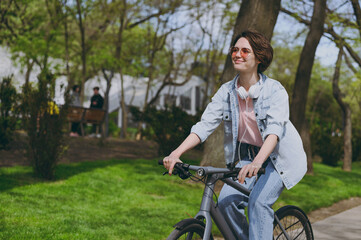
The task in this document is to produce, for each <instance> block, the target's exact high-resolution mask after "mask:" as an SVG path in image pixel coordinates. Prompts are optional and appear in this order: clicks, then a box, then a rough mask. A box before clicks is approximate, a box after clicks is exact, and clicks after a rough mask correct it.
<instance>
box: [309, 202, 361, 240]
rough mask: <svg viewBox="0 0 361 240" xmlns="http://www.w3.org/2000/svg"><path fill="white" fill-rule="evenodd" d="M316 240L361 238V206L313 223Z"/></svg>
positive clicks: (358, 239)
mask: <svg viewBox="0 0 361 240" xmlns="http://www.w3.org/2000/svg"><path fill="white" fill-rule="evenodd" d="M312 229H313V234H314V237H315V240H341V239H342V240H361V206H358V207H355V208H351V209H349V210H346V211H344V212H341V213H339V214H336V215H334V216H331V217H328V218H326V219H324V220H321V221H318V222H315V223H313V224H312Z"/></svg>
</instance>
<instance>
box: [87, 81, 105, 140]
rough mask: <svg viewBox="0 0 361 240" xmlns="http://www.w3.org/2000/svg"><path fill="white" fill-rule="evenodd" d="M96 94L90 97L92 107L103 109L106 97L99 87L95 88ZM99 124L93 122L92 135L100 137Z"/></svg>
mask: <svg viewBox="0 0 361 240" xmlns="http://www.w3.org/2000/svg"><path fill="white" fill-rule="evenodd" d="M93 91H94V95H93V96H92V97H91V99H90V108H98V109H102V108H103V104H104V98H103V97H102V96H101V95H100V93H99V87H94V88H93ZM96 128H97V124H93V127H92V134H90V136H91V137H94V136H96V137H100V133H96ZM99 132H101V126H100V125H99Z"/></svg>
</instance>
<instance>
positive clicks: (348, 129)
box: [332, 45, 352, 171]
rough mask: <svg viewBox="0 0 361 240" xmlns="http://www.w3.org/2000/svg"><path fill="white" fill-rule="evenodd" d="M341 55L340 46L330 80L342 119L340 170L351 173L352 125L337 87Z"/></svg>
mask: <svg viewBox="0 0 361 240" xmlns="http://www.w3.org/2000/svg"><path fill="white" fill-rule="evenodd" d="M342 55H343V46H342V45H341V46H340V52H339V53H338V57H337V61H336V67H335V73H334V75H333V79H332V91H333V96H334V97H335V99H336V101H337V103H338V105H339V106H340V108H341V110H342V118H343V123H344V126H343V132H344V158H343V166H342V169H343V170H344V171H351V163H352V141H351V140H352V124H351V108H350V106H349V104H347V103H345V102H344V101H343V99H342V98H343V97H342V92H341V90H340V88H339V86H338V83H339V80H340V68H341V62H342Z"/></svg>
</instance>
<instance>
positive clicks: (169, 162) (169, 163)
mask: <svg viewBox="0 0 361 240" xmlns="http://www.w3.org/2000/svg"><path fill="white" fill-rule="evenodd" d="M177 162H180V163H181V162H182V161H181V160H180V159H179V158H178V157H175V156H172V154H171V155H169V156H168V157H165V158H163V165H164V167H165V168H166V169H167V170H168V171H169V175H172V172H173V168H174V165H175V164H176V163H177Z"/></svg>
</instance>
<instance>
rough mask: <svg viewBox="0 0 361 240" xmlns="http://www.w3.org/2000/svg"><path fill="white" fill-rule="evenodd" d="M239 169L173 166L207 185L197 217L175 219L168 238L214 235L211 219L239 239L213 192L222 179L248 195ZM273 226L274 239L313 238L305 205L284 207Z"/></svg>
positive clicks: (175, 171) (180, 173)
mask: <svg viewBox="0 0 361 240" xmlns="http://www.w3.org/2000/svg"><path fill="white" fill-rule="evenodd" d="M158 163H159V164H160V165H163V160H159V162H158ZM190 171H195V172H196V173H197V175H198V177H196V176H195V175H193V174H192V173H191V172H190ZM239 171H240V168H235V169H233V170H230V169H228V168H214V167H205V166H196V165H189V164H186V163H176V164H175V166H174V169H173V175H178V176H179V177H180V178H181V179H183V180H184V179H187V178H190V179H191V180H193V181H201V182H203V183H204V184H205V188H204V192H203V197H202V201H201V206H200V210H199V212H198V213H197V214H196V216H195V217H194V218H188V219H184V220H181V221H180V222H178V223H176V224H175V225H174V226H173V227H174V228H175V229H174V230H173V231H172V232H171V234H170V235H169V236H168V238H167V239H168V240H174V239H181V238H182V239H188V240H190V239H204V240H206V239H213V236H212V233H211V229H212V220H213V221H214V223H215V224H216V226H217V227H218V229H219V230H220V232H221V234H222V236H223V237H224V238H225V239H227V240H233V239H237V237H236V236H235V233H233V231H232V230H231V228H230V226H229V225H228V224H227V222H226V220H225V219H224V217H223V215H222V213H221V212H220V210H219V208H218V207H217V204H216V203H215V201H214V200H213V195H215V192H214V187H215V184H216V182H218V181H223V182H224V183H226V184H228V185H230V186H231V187H233V188H235V189H237V190H238V191H240V192H242V193H244V194H246V195H247V196H249V194H250V191H249V190H248V189H246V188H245V187H243V186H242V185H240V184H237V183H235V179H236V178H237V176H238V173H239ZM166 173H168V172H165V173H164V174H163V175H165V174H166ZM259 173H260V174H262V173H264V168H261V169H260V171H259ZM204 221H205V222H204ZM273 226H274V228H273V239H275V240H279V239H287V240H291V239H292V240H293V239H306V240H313V239H314V237H313V231H312V226H311V223H310V221H309V220H308V217H307V215H306V214H305V212H303V211H302V209H300V208H299V207H296V206H293V205H287V206H284V207H281V208H280V209H278V210H277V211H276V212H275V215H274V223H273Z"/></svg>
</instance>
